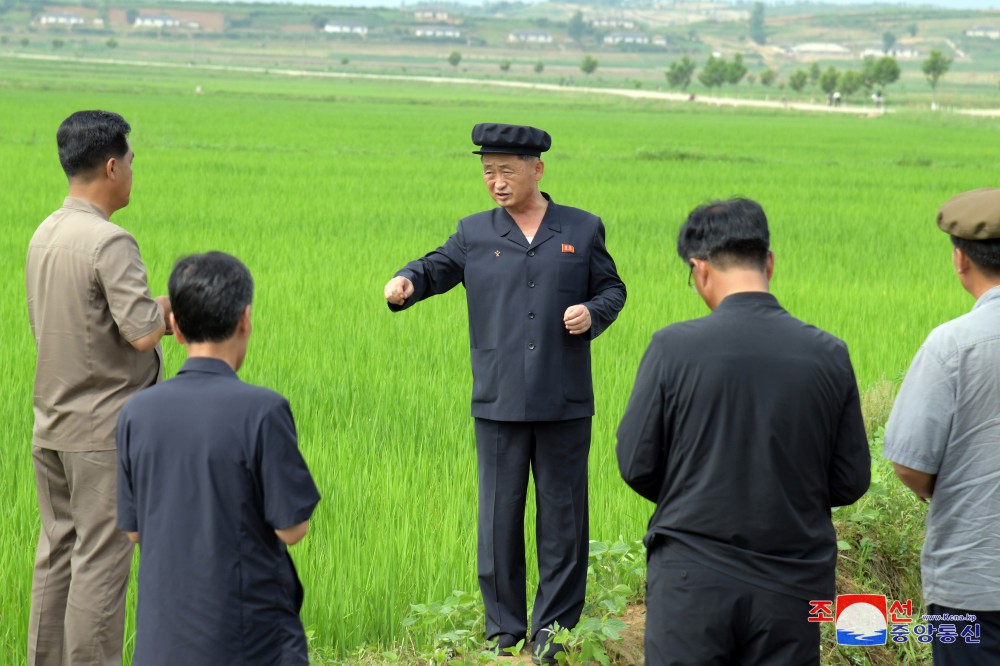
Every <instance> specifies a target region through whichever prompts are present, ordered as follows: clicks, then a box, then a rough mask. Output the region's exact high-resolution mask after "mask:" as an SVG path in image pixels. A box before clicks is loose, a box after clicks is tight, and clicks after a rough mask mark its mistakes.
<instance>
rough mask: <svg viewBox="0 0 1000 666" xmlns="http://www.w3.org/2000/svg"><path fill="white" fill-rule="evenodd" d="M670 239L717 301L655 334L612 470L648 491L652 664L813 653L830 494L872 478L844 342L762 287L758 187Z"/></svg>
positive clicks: (840, 496)
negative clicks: (704, 312) (813, 605)
mask: <svg viewBox="0 0 1000 666" xmlns="http://www.w3.org/2000/svg"><path fill="white" fill-rule="evenodd" d="M677 251H678V254H680V257H681V259H683V260H684V262H685V263H686V264H688V265H689V266H690V269H691V277H692V278H693V280H694V286H695V288H696V289H697V291H698V293H699V295H701V297H702V298H703V299H704V301H705V303H706V304H707V305H708V307H709V308H710V309H711V310H712V313H711V314H709V315H708V316H707V317H703V318H701V319H695V320H692V321H686V322H681V323H678V324H674V325H672V326H668V327H667V328H665V329H663V330H661V331H658V332H657V333H656V334H655V335H654V336H653V340H652V342H651V343H650V345H649V348H648V349H647V350H646V355H645V357H644V358H643V360H642V363H641V365H640V366H639V372H638V376H637V378H636V382H635V388H634V389H633V391H632V396H631V398H630V401H629V405H628V409H627V410H626V412H625V416H624V417H623V419H622V422H621V426H620V427H619V429H618V448H617V453H618V464H619V468H620V470H621V473H622V477H623V478H624V479H625V481H626V482H627V483H628V484H629V485H630V486H631V487H632V488H633V489H634V490H635V491H636V492H638V493H639V494H640V495H642V496H643V497H645V498H646V499H648V500H650V501H652V502H655V503H656V510H655V512H654V513H653V517H652V519H651V520H650V523H649V531H648V533H647V535H646V538H645V542H646V547H647V549H648V557H649V561H648V569H647V598H646V603H647V613H648V614H647V618H646V663H647V664H648V665H650V666H665V665H667V664H672V665H681V664H684V665H692V666H701V665H704V664H716V663H719V664H721V663H740V664H781V665H782V666H797V665H805V664H817V663H818V662H819V625H818V624H815V623H810V622H809V621H808V616H809V603H808V602H809V601H810V600H812V599H832V598H833V597H834V568H835V564H836V558H837V542H836V535H835V533H834V529H833V524H832V522H831V519H830V508H831V507H833V506H841V505H846V504H851V503H853V502H854V501H856V500H857V499H858V498H859V497H861V496H862V495H863V494H864V493H865V491H866V490H867V489H868V483H869V479H870V464H871V460H870V456H869V451H868V442H867V439H866V437H865V429H864V423H863V422H862V418H861V405H860V401H859V398H858V388H857V384H856V382H855V378H854V370H853V368H852V367H851V360H850V357H849V356H848V353H847V347H846V345H844V343H843V342H841V341H840V340H838V339H837V338H835V337H833V336H832V335H829V334H828V333H825V332H823V331H821V330H819V329H817V328H814V327H812V326H809V325H807V324H805V323H803V322H801V321H799V320H797V319H795V318H793V317H792V316H791V315H789V314H788V312H786V311H785V310H784V308H782V307H781V306H780V305H779V304H778V301H777V299H775V298H774V296H772V295H771V294H770V293H768V286H769V282H770V279H771V275H772V272H773V270H774V255H773V253H771V251H770V236H769V233H768V229H767V218H766V217H765V215H764V211H763V210H762V209H761V208H760V206H759V205H757V204H756V203H755V202H753V201H749V200H746V199H735V200H731V201H724V202H715V203H711V204H708V205H705V206H702V207H700V208H697V209H696V210H694V211H693V212H692V213H691V215H690V216H689V217H688V219H687V222H686V223H685V224H684V226H683V227H682V228H681V231H680V237H679V239H678V241H677Z"/></svg>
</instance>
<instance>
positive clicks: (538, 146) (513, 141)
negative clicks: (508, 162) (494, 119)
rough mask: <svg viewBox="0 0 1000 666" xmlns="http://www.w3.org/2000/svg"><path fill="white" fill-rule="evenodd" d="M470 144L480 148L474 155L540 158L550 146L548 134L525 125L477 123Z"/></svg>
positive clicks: (474, 151)
mask: <svg viewBox="0 0 1000 666" xmlns="http://www.w3.org/2000/svg"><path fill="white" fill-rule="evenodd" d="M472 143H474V144H476V145H477V146H481V148H480V149H479V150H473V151H472V152H473V153H475V154H476V155H485V154H486V153H505V154H508V155H531V156H532V157H541V156H542V153H544V152H545V151H546V150H548V149H549V147H550V146H551V145H552V137H550V136H549V133H548V132H545V131H543V130H540V129H538V128H536V127H528V126H527V125H504V124H503V123H479V124H478V125H476V126H475V127H473V128H472Z"/></svg>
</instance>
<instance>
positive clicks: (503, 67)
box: [500, 59, 510, 74]
mask: <svg viewBox="0 0 1000 666" xmlns="http://www.w3.org/2000/svg"><path fill="white" fill-rule="evenodd" d="M500 71H501V72H503V73H504V74H506V73H507V72H509V71H510V60H506V59H505V60H501V61H500Z"/></svg>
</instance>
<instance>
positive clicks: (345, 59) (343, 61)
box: [340, 56, 351, 65]
mask: <svg viewBox="0 0 1000 666" xmlns="http://www.w3.org/2000/svg"><path fill="white" fill-rule="evenodd" d="M340 64H341V65H350V64H351V59H350V58H348V57H347V56H344V57H343V58H341V59H340Z"/></svg>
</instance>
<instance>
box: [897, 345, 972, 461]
mask: <svg viewBox="0 0 1000 666" xmlns="http://www.w3.org/2000/svg"><path fill="white" fill-rule="evenodd" d="M954 414H955V381H954V377H953V376H952V375H951V373H949V372H948V370H947V369H946V368H945V367H944V365H943V364H942V361H941V360H940V359H939V358H938V356H937V355H936V354H935V353H934V351H933V350H932V349H930V348H929V346H928V344H927V343H925V344H924V346H923V347H921V348H920V351H918V352H917V355H916V356H915V357H914V358H913V363H912V364H911V365H910V369H909V371H908V372H907V373H906V378H905V379H904V380H903V385H902V386H901V387H900V389H899V395H898V396H896V402H895V404H894V405H893V406H892V413H891V414H890V415H889V422H888V424H886V427H885V449H884V451H883V455H884V456H885V457H886V458H887V459H888V460H891V461H892V462H894V463H898V464H900V465H903V466H904V467H909V468H910V469H915V470H917V471H918V472H924V473H925V474H937V472H938V468H939V467H940V466H941V459H942V457H943V456H944V451H945V447H946V445H947V443H948V438H949V436H950V435H951V422H952V418H953V417H954Z"/></svg>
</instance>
